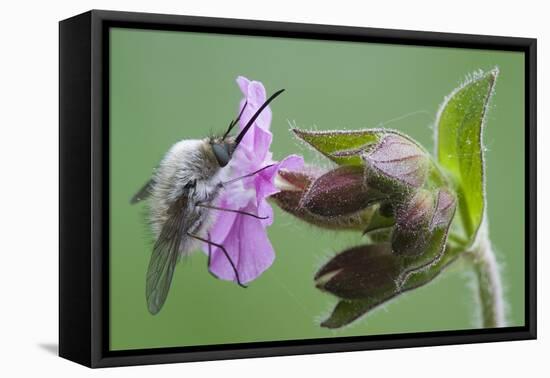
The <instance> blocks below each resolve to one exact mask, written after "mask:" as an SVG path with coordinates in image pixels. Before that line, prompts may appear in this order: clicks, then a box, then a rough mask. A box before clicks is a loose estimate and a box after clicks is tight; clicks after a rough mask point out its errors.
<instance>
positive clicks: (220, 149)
mask: <svg viewBox="0 0 550 378" xmlns="http://www.w3.org/2000/svg"><path fill="white" fill-rule="evenodd" d="M212 151H214V156H216V160H217V161H218V164H219V165H220V167H225V166H226V165H227V163H229V160H230V159H231V155H230V154H229V149H228V147H227V145H226V144H223V145H222V144H213V145H212Z"/></svg>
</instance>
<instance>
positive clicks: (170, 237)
mask: <svg viewBox="0 0 550 378" xmlns="http://www.w3.org/2000/svg"><path fill="white" fill-rule="evenodd" d="M283 91H284V89H281V90H279V91H277V92H275V93H274V94H273V95H271V97H269V98H268V99H267V100H266V101H265V102H264V103H263V104H262V106H260V107H259V108H258V110H257V111H256V112H255V113H254V115H253V116H252V117H251V118H250V120H249V121H248V122H247V123H246V125H245V126H244V128H243V129H242V130H241V132H240V133H239V134H238V135H237V136H236V137H234V136H230V135H229V134H230V132H231V130H232V129H233V128H234V127H235V125H237V123H238V122H239V120H240V118H241V116H242V114H243V111H244V109H245V108H246V106H247V103H245V104H244V106H243V108H242V110H241V112H240V114H239V115H238V116H237V118H236V119H234V120H232V121H231V122H230V123H229V126H228V128H227V130H226V132H225V133H224V134H223V136H221V137H208V138H204V139H200V140H191V139H184V140H181V141H179V142H177V143H176V144H174V145H173V146H172V147H171V148H170V150H169V151H168V152H167V153H166V155H165V156H164V158H163V159H162V161H161V162H160V164H159V166H158V168H157V169H156V170H155V171H154V174H153V177H152V178H151V179H150V180H149V181H148V182H147V183H146V184H145V185H144V186H143V187H142V188H141V189H140V190H139V191H138V192H137V193H136V194H135V195H134V196H133V197H132V199H131V200H130V203H131V204H135V203H138V202H140V201H142V200H145V199H147V200H148V203H149V222H150V225H151V229H152V232H153V235H154V236H155V238H156V241H155V243H154V245H153V252H152V254H151V259H150V261H149V266H148V268H147V275H146V285H145V296H146V299H147V308H148V310H149V312H150V313H151V314H153V315H155V314H157V313H158V312H159V311H160V310H161V308H162V306H163V305H164V302H165V301H166V298H167V296H168V292H169V290H170V284H171V282H172V277H173V275H174V269H175V267H176V264H177V262H178V261H179V259H180V258H181V257H183V256H187V255H189V254H190V253H191V252H192V251H193V250H195V249H196V248H197V246H198V245H199V243H200V242H204V243H207V244H208V245H209V247H210V246H215V247H218V248H219V249H220V250H221V251H222V252H223V254H224V255H225V257H226V258H227V259H228V260H229V263H230V264H231V267H232V268H233V270H234V272H235V277H236V281H237V283H238V284H239V285H240V286H242V287H246V286H244V285H243V284H242V283H241V280H240V278H239V274H238V272H237V269H236V267H235V264H234V263H233V261H232V260H231V258H230V256H229V254H228V253H227V250H226V249H225V248H224V247H223V245H221V244H218V243H216V242H215V241H212V240H210V235H209V234H208V231H207V230H208V228H209V225H210V223H211V222H212V219H211V218H212V217H211V211H227V212H235V213H239V214H243V215H247V216H252V217H255V218H260V219H265V218H262V217H260V216H258V215H256V214H251V213H247V212H244V211H240V210H232V209H224V208H220V207H216V206H213V205H212V202H213V201H214V200H215V199H216V197H217V195H218V193H219V192H220V191H221V190H223V188H224V185H228V184H230V183H232V182H235V181H238V180H240V179H244V178H245V177H250V176H253V175H255V174H257V173H259V172H260V171H262V170H264V169H266V168H269V167H270V166H266V167H263V168H261V169H259V170H257V171H255V172H251V173H250V174H247V175H245V176H241V177H237V178H235V179H232V180H228V181H226V182H222V181H221V180H220V179H219V178H218V174H219V172H220V170H221V169H223V167H225V166H226V165H227V164H228V163H229V161H230V160H231V158H232V156H233V153H234V152H235V151H236V149H237V148H238V147H239V143H240V142H241V140H242V139H243V137H244V136H245V135H246V133H247V132H248V130H250V127H251V126H252V125H253V124H254V122H255V121H256V119H257V118H258V116H259V115H260V114H261V112H262V111H263V110H264V109H265V108H266V107H267V106H268V105H269V103H270V102H271V101H273V100H274V99H275V98H276V97H277V96H279V95H280V94H281V93H282V92H283ZM209 249H210V248H209ZM208 268H209V270H210V253H209V256H208Z"/></svg>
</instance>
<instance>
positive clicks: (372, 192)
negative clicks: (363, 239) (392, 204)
mask: <svg viewBox="0 0 550 378" xmlns="http://www.w3.org/2000/svg"><path fill="white" fill-rule="evenodd" d="M363 175H364V170H363V168H361V167H357V166H342V167H339V168H336V169H334V170H332V171H330V172H328V173H326V174H324V175H322V176H321V177H319V178H318V179H316V180H315V181H314V182H313V183H312V184H311V186H310V187H309V188H308V190H307V192H306V193H305V195H304V196H303V198H302V201H301V206H302V207H304V208H305V209H307V210H308V211H309V212H311V213H312V214H316V215H321V216H326V217H331V216H341V215H349V214H353V213H357V212H359V211H361V210H364V209H365V208H367V207H369V206H371V205H372V204H374V203H376V202H379V201H381V200H383V199H385V198H386V197H387V196H386V195H384V194H383V193H381V192H379V191H377V190H376V189H372V188H369V187H368V186H367V185H366V184H365V182H364V178H363Z"/></svg>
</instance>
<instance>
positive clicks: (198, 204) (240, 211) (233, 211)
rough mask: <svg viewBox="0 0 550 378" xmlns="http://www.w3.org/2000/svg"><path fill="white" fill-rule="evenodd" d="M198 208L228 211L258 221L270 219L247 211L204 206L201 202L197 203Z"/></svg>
mask: <svg viewBox="0 0 550 378" xmlns="http://www.w3.org/2000/svg"><path fill="white" fill-rule="evenodd" d="M197 206H199V207H204V208H205V209H212V210H220V211H227V212H229V213H237V214H242V215H248V216H251V217H253V218H256V219H267V218H269V217H261V216H259V215H256V214H252V213H248V212H246V211H242V210H233V209H225V208H223V207H216V206H211V205H203V204H201V203H200V202H199V203H197Z"/></svg>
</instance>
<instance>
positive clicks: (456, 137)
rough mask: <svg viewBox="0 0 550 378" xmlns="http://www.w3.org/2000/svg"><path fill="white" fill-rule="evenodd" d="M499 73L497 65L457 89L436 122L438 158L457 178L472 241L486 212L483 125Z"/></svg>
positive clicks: (458, 191) (449, 97) (466, 228)
mask: <svg viewBox="0 0 550 378" xmlns="http://www.w3.org/2000/svg"><path fill="white" fill-rule="evenodd" d="M497 76H498V69H496V68H495V69H493V70H491V71H489V72H487V73H484V74H476V75H474V77H473V78H471V79H470V80H468V81H466V83H464V84H463V85H462V86H460V87H458V88H457V89H455V90H454V91H453V92H452V93H451V94H450V95H449V96H448V97H447V99H446V100H445V102H444V103H443V105H442V106H441V108H440V109H439V113H438V117H437V121H436V133H437V138H436V142H437V154H436V155H437V159H438V161H439V163H440V165H441V166H442V167H443V168H445V169H446V170H447V171H449V172H450V174H451V175H452V177H453V179H454V181H455V184H456V191H457V193H458V196H459V204H458V208H459V214H460V217H461V219H462V223H463V226H464V230H465V232H466V237H467V238H468V239H469V240H470V242H473V241H474V240H475V237H476V235H477V231H478V229H479V227H480V225H481V222H482V220H483V214H484V211H485V199H484V195H485V191H484V189H485V182H484V180H485V178H484V158H483V128H484V125H485V123H486V115H487V110H488V104H489V101H490V100H491V97H492V94H493V88H494V85H495V81H496V78H497Z"/></svg>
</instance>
